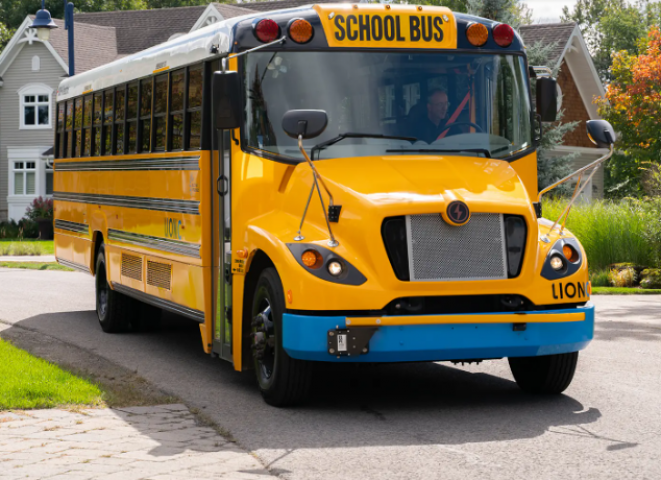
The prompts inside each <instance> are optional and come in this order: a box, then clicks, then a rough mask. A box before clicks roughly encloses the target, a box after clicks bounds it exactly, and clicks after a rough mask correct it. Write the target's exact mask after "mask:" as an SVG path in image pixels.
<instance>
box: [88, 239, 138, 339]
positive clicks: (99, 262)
mask: <svg viewBox="0 0 661 480" xmlns="http://www.w3.org/2000/svg"><path fill="white" fill-rule="evenodd" d="M95 272H96V278H95V286H96V315H97V316H98V318H99V324H100V325H101V329H102V330H103V331H104V332H106V333H119V332H125V331H127V330H128V329H129V326H130V323H131V314H132V313H133V311H134V307H135V306H134V304H133V302H132V300H131V299H130V298H129V297H127V296H125V295H122V294H121V293H119V292H116V291H115V290H112V289H111V288H110V285H108V275H107V270H106V250H105V247H104V245H101V247H100V248H99V253H98V255H97V257H96V269H95Z"/></svg>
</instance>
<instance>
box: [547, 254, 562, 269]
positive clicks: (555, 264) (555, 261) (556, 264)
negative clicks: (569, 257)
mask: <svg viewBox="0 0 661 480" xmlns="http://www.w3.org/2000/svg"><path fill="white" fill-rule="evenodd" d="M550 264H551V268H552V269H553V270H562V269H563V268H565V262H563V261H562V258H560V255H553V256H552V257H551V261H550Z"/></svg>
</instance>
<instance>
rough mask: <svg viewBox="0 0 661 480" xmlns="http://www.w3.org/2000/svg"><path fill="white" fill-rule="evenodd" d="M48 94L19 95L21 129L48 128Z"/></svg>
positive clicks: (30, 93) (36, 92)
mask: <svg viewBox="0 0 661 480" xmlns="http://www.w3.org/2000/svg"><path fill="white" fill-rule="evenodd" d="M50 122H51V120H50V93H48V92H38V91H35V92H28V93H22V94H21V128H50V126H51V124H50Z"/></svg>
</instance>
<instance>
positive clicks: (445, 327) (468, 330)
mask: <svg viewBox="0 0 661 480" xmlns="http://www.w3.org/2000/svg"><path fill="white" fill-rule="evenodd" d="M577 311H579V312H585V320H584V321H581V322H566V323H565V322H553V323H528V324H527V328H526V330H525V331H522V332H515V331H513V329H512V324H511V323H479V324H478V323H474V324H434V325H409V326H386V327H379V329H378V330H377V332H376V333H375V334H374V336H373V337H372V339H371V340H370V343H369V348H370V351H369V353H367V354H365V355H360V356H359V357H341V358H337V357H336V356H334V355H330V354H329V353H328V345H327V336H326V335H327V332H328V331H329V330H334V329H335V328H337V327H339V328H347V326H346V317H316V316H308V315H292V314H288V313H286V314H284V315H283V345H284V348H285V350H286V352H287V353H288V354H289V356H290V357H293V358H297V359H300V360H316V361H322V362H411V361H441V360H462V359H480V358H484V359H486V358H502V357H533V356H538V355H551V354H556V353H568V352H575V351H578V350H582V349H583V348H585V347H586V346H587V344H588V343H590V340H592V337H593V334H594V306H593V305H592V304H591V303H588V304H587V305H586V306H585V307H582V308H578V309H572V310H549V311H546V312H539V313H559V314H562V313H570V312H577ZM487 315H488V314H487ZM350 328H351V327H350ZM353 328H361V327H353Z"/></svg>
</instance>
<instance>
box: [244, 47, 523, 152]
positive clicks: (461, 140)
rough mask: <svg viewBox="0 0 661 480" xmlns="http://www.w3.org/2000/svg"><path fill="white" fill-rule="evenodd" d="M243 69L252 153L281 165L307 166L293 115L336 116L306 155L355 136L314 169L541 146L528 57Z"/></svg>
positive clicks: (304, 57)
mask: <svg viewBox="0 0 661 480" xmlns="http://www.w3.org/2000/svg"><path fill="white" fill-rule="evenodd" d="M242 68H243V75H244V84H245V97H246V111H245V119H246V121H245V127H244V131H243V137H244V145H246V146H247V147H248V148H252V149H258V150H261V151H266V152H270V153H272V154H275V155H277V156H281V157H287V158H290V159H302V155H301V153H300V151H299V150H298V148H297V141H296V140H295V139H292V138H290V137H288V136H287V134H286V133H285V132H284V130H283V129H282V125H281V121H282V116H283V115H284V114H285V112H287V111H288V110H291V109H321V110H325V111H326V113H327V114H328V127H327V128H326V130H325V131H324V132H323V134H322V135H320V136H319V137H317V138H314V139H310V140H306V141H305V142H304V145H305V146H306V148H312V147H314V146H315V145H319V144H321V143H323V142H328V141H329V140H331V139H336V137H338V136H342V135H346V134H351V135H350V136H349V137H348V138H342V139H341V140H338V141H336V142H335V143H332V144H331V145H327V146H324V147H322V148H320V149H315V151H314V152H313V159H314V160H317V159H322V160H323V159H331V158H341V157H364V156H383V155H407V154H415V155H420V154H422V155H425V154H426V155H439V154H442V153H446V154H453V155H455V154H456V155H470V156H483V157H491V158H500V159H506V158H507V157H510V156H512V155H514V154H516V153H517V152H520V151H522V150H526V149H528V148H529V147H531V146H532V128H531V106H530V96H529V85H528V80H527V72H526V63H525V59H524V57H523V56H520V55H494V54H490V55H486V54H468V53H462V54H457V53H417V52H416V53H411V52H366V51H361V52H350V51H344V52H337V51H336V52H291V51H287V52H255V53H252V54H249V55H247V59H246V60H245V61H244V62H243V67H242ZM356 134H358V135H356ZM378 135H382V136H383V137H381V138H374V137H375V136H378ZM329 143H331V142H329Z"/></svg>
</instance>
